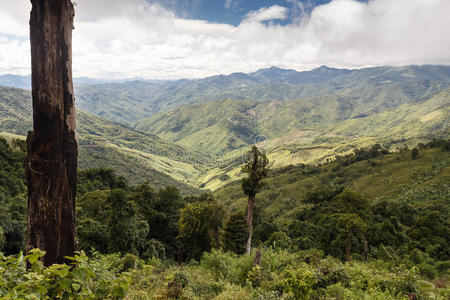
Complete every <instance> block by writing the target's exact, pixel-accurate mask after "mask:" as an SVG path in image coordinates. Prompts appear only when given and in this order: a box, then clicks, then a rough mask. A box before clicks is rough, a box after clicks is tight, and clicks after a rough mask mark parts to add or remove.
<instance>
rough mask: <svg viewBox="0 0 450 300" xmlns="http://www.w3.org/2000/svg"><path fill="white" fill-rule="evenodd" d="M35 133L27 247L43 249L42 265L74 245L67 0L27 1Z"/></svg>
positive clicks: (72, 117) (74, 167) (31, 148)
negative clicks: (29, 4)
mask: <svg viewBox="0 0 450 300" xmlns="http://www.w3.org/2000/svg"><path fill="white" fill-rule="evenodd" d="M31 3H32V10H31V16H30V42H31V66H32V95H33V132H30V133H29V134H28V138H27V148H28V157H27V164H26V172H27V180H28V215H27V217H28V220H27V250H30V249H32V248H40V249H41V250H44V251H46V252H47V254H46V255H45V257H44V258H43V263H44V264H45V265H51V264H53V263H62V262H64V256H72V255H73V252H74V251H75V250H76V249H77V246H76V242H75V235H76V234H75V189H76V182H77V156H78V149H77V141H76V137H75V106H74V96H73V85H72V30H73V17H74V8H73V5H72V3H71V1H70V0H31Z"/></svg>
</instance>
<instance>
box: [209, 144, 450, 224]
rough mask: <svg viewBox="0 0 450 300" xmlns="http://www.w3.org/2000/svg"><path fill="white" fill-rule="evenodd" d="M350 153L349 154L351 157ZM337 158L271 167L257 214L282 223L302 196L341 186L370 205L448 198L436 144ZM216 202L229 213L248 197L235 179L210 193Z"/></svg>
mask: <svg viewBox="0 0 450 300" xmlns="http://www.w3.org/2000/svg"><path fill="white" fill-rule="evenodd" d="M350 157H352V156H350ZM349 161H350V159H349V158H345V157H344V158H341V159H338V160H336V161H333V162H331V163H325V164H324V165H321V166H311V165H308V166H304V165H301V166H288V167H285V168H282V169H272V171H271V172H270V173H269V177H268V179H267V180H266V186H265V187H264V189H263V191H261V193H259V194H258V196H257V199H258V200H257V204H256V205H257V206H258V207H257V209H258V211H259V212H260V216H259V217H260V218H261V219H264V218H267V217H274V218H275V219H276V220H277V222H280V223H286V222H290V221H292V220H293V218H295V215H296V213H297V212H299V211H301V210H302V209H304V208H305V206H307V204H305V199H306V195H307V193H308V192H310V191H311V190H313V189H315V188H317V187H320V186H324V185H325V186H345V187H347V188H349V189H351V190H353V191H356V192H358V193H361V194H362V195H364V196H365V197H367V198H368V199H369V200H370V202H371V203H376V202H379V201H382V200H383V199H390V200H392V201H398V202H399V203H400V202H408V203H410V204H411V203H414V204H417V205H419V204H420V202H421V201H422V200H423V198H431V199H435V200H436V201H441V202H445V201H447V204H448V199H450V189H449V182H450V152H448V151H443V150H442V149H440V148H436V149H427V150H419V156H418V157H417V158H416V159H412V156H411V152H406V153H390V154H385V155H379V156H376V157H374V158H371V159H364V160H361V161H356V162H354V163H348V162H349ZM214 195H215V196H216V198H217V199H218V201H219V202H221V203H223V204H225V205H226V206H227V207H229V208H230V210H231V211H238V210H243V209H244V208H245V207H246V202H247V198H246V197H245V195H244V194H243V193H242V191H241V187H240V181H235V182H232V183H230V184H228V185H227V186H225V187H223V188H220V189H218V190H217V191H215V193H214Z"/></svg>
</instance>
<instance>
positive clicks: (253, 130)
mask: <svg viewBox="0 0 450 300" xmlns="http://www.w3.org/2000/svg"><path fill="white" fill-rule="evenodd" d="M449 116H450V89H445V90H443V91H441V92H439V93H437V94H434V95H433V96H430V98H426V99H422V100H416V101H414V100H409V101H407V100H406V99H404V100H403V101H398V103H386V102H384V101H381V100H379V99H374V100H373V101H371V102H367V101H365V99H362V98H358V97H352V96H323V97H312V98H303V99H299V100H287V101H281V102H280V101H259V102H257V101H243V100H240V101H236V100H225V101H215V102H208V103H199V104H194V105H191V106H181V107H179V108H177V109H175V110H173V111H169V112H161V113H158V114H156V115H154V116H152V117H151V118H149V119H143V120H140V121H138V122H137V123H136V124H135V126H134V127H135V128H136V129H138V130H140V131H146V132H152V133H155V134H157V135H158V136H160V137H162V138H163V139H167V140H170V141H173V142H177V143H178V144H181V145H184V146H186V147H188V148H191V149H197V150H199V151H203V152H209V153H213V154H225V153H226V152H228V151H232V150H235V149H239V148H242V147H246V146H249V145H251V144H254V143H258V142H261V141H265V142H264V144H265V145H266V146H271V147H275V146H279V145H287V144H297V145H311V146H314V145H318V144H324V143H325V144H329V145H332V144H335V143H337V142H340V141H345V140H350V139H355V138H356V139H363V138H371V137H373V138H378V139H380V140H381V139H383V140H388V139H390V140H402V141H405V140H408V139H414V138H425V139H430V138H431V137H433V136H442V137H445V136H448V135H449V133H450V128H449Z"/></svg>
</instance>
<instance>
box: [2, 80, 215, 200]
mask: <svg viewBox="0 0 450 300" xmlns="http://www.w3.org/2000/svg"><path fill="white" fill-rule="evenodd" d="M31 116H32V111H31V96H30V93H29V91H26V90H21V89H16V88H6V87H0V132H7V133H10V134H17V135H20V136H25V135H26V134H27V132H28V131H29V130H30V129H31V127H32V125H31ZM77 120H78V128H77V131H78V142H79V146H80V150H79V151H80V159H79V167H80V168H82V169H85V168H92V167H112V168H114V169H115V170H117V172H118V174H120V175H124V176H126V177H127V178H129V179H130V181H131V182H132V183H140V182H144V181H150V182H152V183H153V184H155V185H157V186H165V185H169V184H170V185H175V186H178V187H180V188H181V189H182V190H184V191H188V192H193V191H196V189H195V188H194V187H193V186H192V184H195V182H193V178H195V177H196V176H197V175H198V174H200V173H201V171H202V170H203V168H204V167H205V166H204V165H203V164H204V163H205V162H208V159H207V158H206V157H205V155H203V154H201V153H199V152H195V151H190V150H188V149H186V148H184V147H182V146H179V145H176V144H173V143H171V142H167V141H164V140H162V139H160V138H159V137H157V136H155V135H151V134H146V133H143V132H138V131H135V130H133V129H131V128H129V127H127V126H125V125H122V124H118V123H115V122H112V121H109V120H107V119H104V118H101V117H98V116H95V115H92V114H89V113H85V112H83V111H78V112H77Z"/></svg>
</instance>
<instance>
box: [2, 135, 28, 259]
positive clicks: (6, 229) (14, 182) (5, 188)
mask: <svg viewBox="0 0 450 300" xmlns="http://www.w3.org/2000/svg"><path fill="white" fill-rule="evenodd" d="M25 155H26V154H25V145H24V143H23V142H22V141H17V140H12V141H11V142H9V143H8V142H7V141H6V140H5V139H3V138H1V137H0V227H1V228H2V229H3V230H2V233H3V234H2V236H3V241H2V242H0V244H1V245H2V246H3V247H0V249H3V251H4V252H5V253H6V254H7V255H10V254H16V253H18V252H19V251H20V250H22V249H23V248H24V243H25V228H26V217H25V214H26V203H27V201H26V199H27V192H26V182H25V170H24V161H25Z"/></svg>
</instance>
